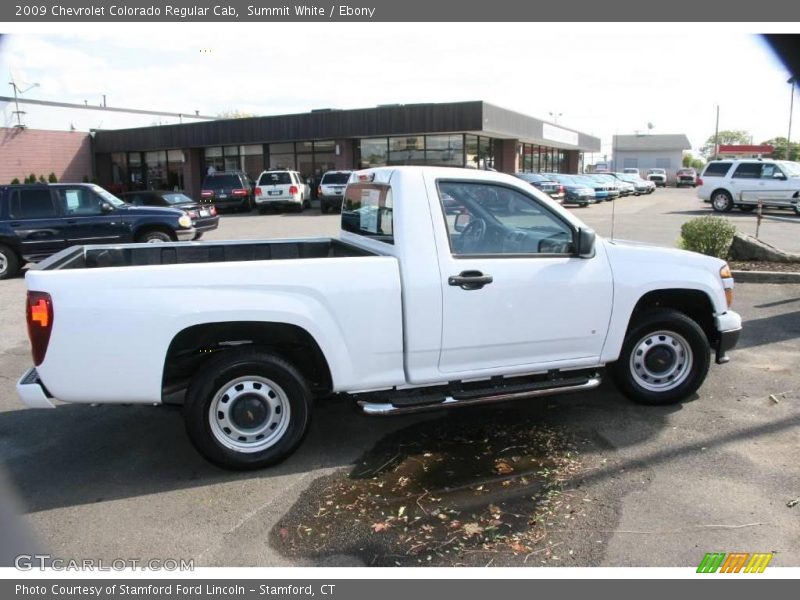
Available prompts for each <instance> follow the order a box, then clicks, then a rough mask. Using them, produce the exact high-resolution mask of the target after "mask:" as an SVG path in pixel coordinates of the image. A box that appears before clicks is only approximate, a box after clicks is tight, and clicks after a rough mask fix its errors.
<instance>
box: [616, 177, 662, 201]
mask: <svg viewBox="0 0 800 600" xmlns="http://www.w3.org/2000/svg"><path fill="white" fill-rule="evenodd" d="M614 177H618V178H619V179H622V180H623V181H627V182H628V183H630V184H631V185H633V189H634V194H635V195H637V196H640V195H641V194H652V193H653V192H654V191H656V184H655V183H653V182H652V181H648V180H646V179H642V178H641V177H639V176H638V175H633V174H632V173H614Z"/></svg>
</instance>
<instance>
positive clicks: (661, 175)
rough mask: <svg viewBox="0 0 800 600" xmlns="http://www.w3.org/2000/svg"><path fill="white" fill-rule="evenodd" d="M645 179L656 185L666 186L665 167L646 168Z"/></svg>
mask: <svg viewBox="0 0 800 600" xmlns="http://www.w3.org/2000/svg"><path fill="white" fill-rule="evenodd" d="M647 179H649V180H650V181H652V182H653V183H655V184H656V187H667V171H666V169H647Z"/></svg>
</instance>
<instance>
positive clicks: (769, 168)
mask: <svg viewBox="0 0 800 600" xmlns="http://www.w3.org/2000/svg"><path fill="white" fill-rule="evenodd" d="M776 175H783V171H781V168H780V167H779V166H778V165H776V164H773V163H765V164H764V165H762V167H761V179H774V178H775V176H776Z"/></svg>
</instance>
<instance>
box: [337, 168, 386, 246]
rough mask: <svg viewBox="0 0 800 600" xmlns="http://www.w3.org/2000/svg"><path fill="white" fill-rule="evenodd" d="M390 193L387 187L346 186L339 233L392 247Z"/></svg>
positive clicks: (365, 184)
mask: <svg viewBox="0 0 800 600" xmlns="http://www.w3.org/2000/svg"><path fill="white" fill-rule="evenodd" d="M393 206H394V205H393V201H392V190H391V188H390V187H389V186H387V185H380V184H375V183H360V184H356V185H349V186H347V191H346V192H345V196H344V201H343V202H342V229H343V230H344V231H349V232H350V233H355V234H358V235H363V236H366V237H370V238H373V239H376V240H379V241H381V242H386V243H387V244H394V220H393V219H394V214H393Z"/></svg>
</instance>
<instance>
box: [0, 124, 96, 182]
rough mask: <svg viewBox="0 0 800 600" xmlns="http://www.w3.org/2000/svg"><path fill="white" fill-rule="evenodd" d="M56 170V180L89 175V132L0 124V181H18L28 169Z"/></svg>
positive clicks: (26, 174) (67, 179) (37, 171)
mask: <svg viewBox="0 0 800 600" xmlns="http://www.w3.org/2000/svg"><path fill="white" fill-rule="evenodd" d="M51 172H52V173H55V174H56V177H58V180H59V181H63V182H67V183H74V182H78V181H82V180H83V177H84V175H86V176H88V177H89V178H90V179H91V177H92V154H91V146H90V138H89V134H88V133H84V132H79V131H47V130H44V129H13V128H12V129H8V128H0V184H6V183H11V180H12V179H14V178H15V177H17V178H18V179H19V180H20V181H22V180H23V179H25V178H26V177H27V176H28V175H29V174H30V173H35V174H36V176H37V177H38V176H39V175H44V177H45V179H47V176H48V175H49V174H50V173H51Z"/></svg>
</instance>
